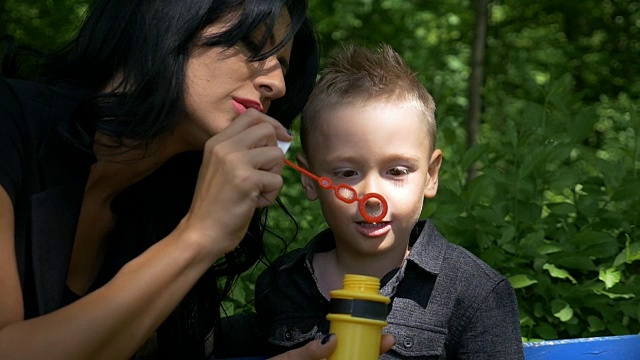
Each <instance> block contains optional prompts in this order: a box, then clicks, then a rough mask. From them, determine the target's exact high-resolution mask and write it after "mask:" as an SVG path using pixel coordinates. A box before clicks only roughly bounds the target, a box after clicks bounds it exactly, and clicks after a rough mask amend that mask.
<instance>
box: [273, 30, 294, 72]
mask: <svg viewBox="0 0 640 360" xmlns="http://www.w3.org/2000/svg"><path fill="white" fill-rule="evenodd" d="M269 42H270V43H271V44H274V46H275V45H276V44H277V42H276V34H275V33H273V32H271V35H269ZM278 62H279V63H280V66H282V68H283V69H284V73H285V75H286V73H287V72H289V60H287V59H286V58H283V57H278Z"/></svg>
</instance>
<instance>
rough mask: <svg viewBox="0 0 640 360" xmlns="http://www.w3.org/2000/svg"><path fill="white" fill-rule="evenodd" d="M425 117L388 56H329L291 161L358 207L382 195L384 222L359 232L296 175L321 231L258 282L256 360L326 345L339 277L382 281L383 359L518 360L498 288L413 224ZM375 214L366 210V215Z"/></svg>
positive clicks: (429, 126)
mask: <svg viewBox="0 0 640 360" xmlns="http://www.w3.org/2000/svg"><path fill="white" fill-rule="evenodd" d="M434 113H435V104H434V101H433V99H432V97H431V95H430V94H429V92H428V91H427V90H426V89H425V88H424V87H423V86H422V84H421V83H420V82H419V80H418V79H417V77H416V76H415V73H414V72H412V71H411V70H410V69H409V68H408V67H407V66H406V64H405V63H404V62H403V61H402V59H401V58H400V56H399V55H398V54H397V53H395V52H394V51H393V50H392V49H391V48H390V47H388V46H381V47H380V48H379V49H377V51H371V50H368V49H365V48H361V47H356V46H352V45H350V46H346V47H345V48H344V49H343V50H342V51H341V52H339V53H337V54H336V55H334V57H333V58H332V61H331V62H330V64H329V65H328V66H327V67H326V68H325V70H324V72H323V74H322V76H321V78H320V80H319V82H318V84H317V85H316V87H315V90H314V91H313V94H312V95H311V98H310V100H309V103H308V104H307V106H306V108H305V110H304V112H303V115H302V120H301V121H302V123H301V142H302V150H303V154H301V155H299V156H298V163H299V164H300V166H302V167H304V168H306V169H308V170H309V171H310V172H312V173H313V174H315V175H317V176H324V177H328V178H329V179H331V180H332V182H333V184H339V183H345V184H347V185H349V186H351V187H353V188H354V189H355V190H356V191H357V193H358V196H359V197H360V196H363V195H364V194H367V193H378V194H381V195H382V196H383V197H384V198H385V199H386V201H387V203H388V212H387V214H386V216H385V217H384V218H383V219H382V220H381V221H379V222H376V223H368V222H366V221H364V219H363V216H362V215H360V213H359V212H358V205H356V204H355V203H352V204H346V203H344V202H342V201H340V200H338V199H337V198H336V196H335V194H334V192H333V190H325V189H323V188H321V187H320V186H319V185H318V183H317V182H316V181H314V180H313V179H311V178H310V177H308V176H306V175H302V178H301V179H302V185H303V188H304V191H305V193H306V196H307V197H308V198H309V199H310V200H316V199H318V200H319V201H320V205H321V208H322V212H323V215H324V217H325V219H326V222H327V224H328V225H329V229H327V230H325V231H322V232H321V233H319V234H318V235H317V236H315V237H314V239H312V241H311V242H310V243H309V245H308V246H307V247H306V248H304V249H298V250H295V251H293V252H290V253H288V254H285V255H283V256H282V257H280V258H279V259H277V260H276V261H275V263H274V264H273V265H272V266H271V267H270V268H268V269H267V270H266V271H265V272H264V273H263V274H261V275H260V277H259V279H258V283H257V284H256V303H255V308H256V311H257V320H258V326H259V329H260V331H261V333H262V334H261V335H262V336H263V337H264V338H266V339H268V341H269V343H270V347H271V349H270V351H269V354H265V355H271V351H272V354H276V353H280V352H282V350H284V349H289V348H294V347H298V346H301V345H302V344H304V343H306V342H307V341H309V340H312V339H316V338H319V337H323V336H325V335H326V334H327V333H328V331H329V322H328V321H327V320H326V319H325V316H326V315H327V312H328V310H329V292H330V291H331V290H334V289H340V288H342V280H343V277H344V274H346V273H350V274H360V275H368V276H375V277H378V278H381V293H382V294H383V295H385V296H389V297H390V298H391V299H392V303H391V306H390V312H389V314H388V317H387V322H388V326H387V327H385V328H384V330H383V332H385V333H389V334H392V335H393V336H394V337H395V339H396V344H395V345H394V347H393V348H392V350H391V351H389V352H388V353H386V354H384V355H382V356H381V358H383V359H405V358H420V359H523V358H524V356H523V350H522V342H521V337H520V325H519V316H518V306H517V301H516V297H515V294H514V292H513V289H512V287H511V285H510V284H509V282H508V281H507V279H506V278H505V277H504V276H502V275H500V274H498V273H497V272H496V271H494V270H493V269H491V268H490V267H489V266H488V265H486V264H485V263H484V262H482V261H481V260H480V259H478V258H477V257H475V256H474V255H472V254H471V253H469V252H468V251H466V250H464V249H462V248H461V247H459V246H456V245H453V244H450V243H448V242H447V241H446V240H445V239H444V238H443V237H442V235H440V234H439V233H438V231H437V230H436V229H435V227H434V226H433V224H431V223H430V222H429V221H428V220H419V216H420V213H421V210H422V205H423V200H424V199H425V198H426V199H429V198H432V197H434V196H435V195H436V191H437V189H438V171H439V169H440V164H441V162H442V152H441V151H440V150H439V149H436V147H435V136H436V122H435V114H434ZM380 206H381V202H380V201H379V200H378V199H376V198H371V199H370V200H368V201H367V203H366V208H367V209H368V210H370V211H371V212H372V213H376V212H378V211H379V207H380ZM338 341H339V340H338Z"/></svg>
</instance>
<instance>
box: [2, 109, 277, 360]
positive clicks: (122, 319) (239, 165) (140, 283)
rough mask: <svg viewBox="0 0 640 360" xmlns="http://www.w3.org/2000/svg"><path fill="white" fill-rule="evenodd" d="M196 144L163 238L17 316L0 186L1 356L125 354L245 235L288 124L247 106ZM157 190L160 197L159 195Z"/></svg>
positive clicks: (10, 236) (269, 192)
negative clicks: (189, 188)
mask: <svg viewBox="0 0 640 360" xmlns="http://www.w3.org/2000/svg"><path fill="white" fill-rule="evenodd" d="M247 113H249V114H248V115H247V116H243V117H239V118H238V119H236V120H235V121H234V122H233V123H232V124H231V125H230V126H228V127H227V129H225V130H224V131H223V132H221V133H220V134H219V135H217V136H214V137H213V138H211V139H210V140H209V141H208V142H207V144H206V146H205V149H204V157H203V163H202V166H201V169H200V174H199V178H198V184H197V186H196V192H195V194H194V199H193V202H192V206H191V209H190V210H189V212H188V214H187V215H186V216H185V218H184V219H183V220H182V221H181V223H180V224H179V226H178V227H177V228H176V229H175V230H174V231H173V232H172V233H171V234H170V235H169V236H167V237H166V238H164V239H162V240H161V241H159V242H158V243H156V244H155V245H154V246H152V247H150V248H149V249H148V250H147V251H145V252H144V253H143V254H141V255H140V256H139V257H137V258H135V259H134V260H132V261H131V262H129V263H127V264H126V265H125V266H124V267H123V268H122V269H121V270H120V271H119V272H118V274H117V275H116V276H115V277H114V278H113V279H112V280H111V281H110V282H108V283H107V284H106V285H104V286H103V287H101V288H100V289H98V290H96V291H94V292H92V293H90V294H87V295H86V296H84V297H83V298H81V299H80V300H78V301H76V302H74V303H73V304H70V305H69V306H66V307H64V308H61V309H59V310H57V311H54V312H52V313H50V314H47V315H44V316H41V317H37V318H34V319H29V320H24V309H23V305H22V296H23V295H22V293H21V289H20V284H19V280H18V273H17V266H16V258H15V251H14V241H15V240H14V220H13V217H14V211H13V206H12V203H11V201H10V199H9V196H8V195H7V192H6V191H5V190H4V189H2V191H0V219H1V220H0V264H2V265H0V270H2V273H1V274H0V293H1V294H2V299H1V300H0V301H1V302H0V358H2V359H43V358H46V359H54V358H60V359H76V358H82V359H87V358H90V359H120V358H128V357H130V356H131V355H132V354H133V353H134V352H135V351H136V350H137V349H138V348H139V346H140V345H141V344H142V343H143V342H144V341H145V340H146V339H147V338H148V336H149V335H150V334H151V333H152V332H153V331H154V330H155V329H156V328H157V327H158V326H159V325H160V324H161V323H162V321H163V320H164V319H165V318H166V317H167V316H168V314H169V313H170V312H171V311H172V310H173V309H174V308H175V306H176V305H177V304H178V303H179V301H180V300H181V299H182V298H183V297H184V295H185V294H186V293H187V292H188V291H189V289H190V288H191V287H192V286H193V285H194V283H195V282H196V281H197V279H198V278H199V277H200V276H201V275H202V274H203V273H204V272H205V271H206V270H207V269H208V268H209V267H210V266H211V265H212V264H213V263H214V262H215V261H216V260H217V259H219V258H220V257H222V256H223V255H224V254H225V253H227V252H229V251H231V250H233V249H234V248H235V247H236V246H237V244H238V243H239V242H240V240H241V239H242V237H243V236H244V234H245V232H246V230H247V227H248V224H249V220H250V218H251V215H252V214H253V212H254V211H255V208H256V207H259V206H266V205H268V204H270V203H271V202H273V201H274V199H275V197H276V195H277V193H278V191H279V189H280V187H281V186H282V178H281V176H280V172H281V170H282V166H283V165H282V164H283V157H284V154H283V153H282V151H281V150H280V149H279V148H278V147H277V146H276V139H280V140H290V136H289V135H287V133H286V130H285V129H284V128H282V126H281V125H279V124H277V123H276V122H275V120H273V119H270V118H268V119H266V115H263V114H260V113H258V112H247ZM159 196H161V194H159Z"/></svg>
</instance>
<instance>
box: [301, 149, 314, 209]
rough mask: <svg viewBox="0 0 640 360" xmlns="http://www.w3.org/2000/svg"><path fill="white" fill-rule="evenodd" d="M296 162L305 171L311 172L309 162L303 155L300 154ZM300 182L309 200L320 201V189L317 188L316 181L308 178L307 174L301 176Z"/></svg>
mask: <svg viewBox="0 0 640 360" xmlns="http://www.w3.org/2000/svg"><path fill="white" fill-rule="evenodd" d="M296 161H297V163H298V166H300V167H301V168H303V169H305V170H309V171H311V170H310V169H309V162H308V161H307V158H305V157H304V155H302V154H298V155H297V156H296ZM300 182H301V183H302V188H303V189H304V193H305V194H306V195H307V199H309V200H317V199H318V187H317V185H318V184H317V183H316V182H315V180H313V179H311V178H310V177H308V176H307V175H305V174H300Z"/></svg>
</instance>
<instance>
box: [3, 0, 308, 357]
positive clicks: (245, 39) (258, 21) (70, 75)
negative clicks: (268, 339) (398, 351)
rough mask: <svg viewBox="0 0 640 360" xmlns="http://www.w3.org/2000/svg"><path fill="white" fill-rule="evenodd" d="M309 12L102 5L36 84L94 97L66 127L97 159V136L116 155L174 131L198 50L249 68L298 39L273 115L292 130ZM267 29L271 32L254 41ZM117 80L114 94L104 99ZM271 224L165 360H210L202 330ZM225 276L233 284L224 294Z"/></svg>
mask: <svg viewBox="0 0 640 360" xmlns="http://www.w3.org/2000/svg"><path fill="white" fill-rule="evenodd" d="M285 8H286V9H287V11H288V13H289V16H290V17H291V25H290V27H289V29H288V32H287V33H286V36H285V38H284V40H283V41H282V42H281V43H280V44H277V45H276V46H274V47H273V48H267V47H266V46H265V45H267V43H268V40H269V36H270V35H271V31H272V30H273V28H274V26H275V24H276V20H277V19H278V16H279V14H280V12H281V11H282V9H285ZM306 12H307V0H181V1H171V0H144V1H131V0H95V1H93V3H92V4H91V5H90V7H89V9H88V12H87V16H86V19H85V22H84V23H83V25H82V27H81V28H80V30H79V32H78V34H77V35H76V36H75V38H74V39H72V41H71V42H69V43H68V44H67V45H66V46H65V47H64V48H62V49H61V50H60V51H59V52H57V53H55V54H53V55H52V56H50V57H47V58H46V61H45V62H44V65H43V67H42V69H41V71H40V72H39V73H38V76H39V77H41V78H42V79H43V80H44V81H47V82H50V83H51V84H53V86H58V85H60V86H59V88H65V89H66V88H68V86H72V87H78V88H81V89H84V90H83V91H86V93H87V94H88V96H87V97H86V98H85V99H84V100H83V101H81V102H80V104H79V105H78V108H77V109H76V111H75V112H74V115H73V116H72V119H71V122H70V123H69V124H67V125H65V127H66V131H67V132H68V136H69V137H70V138H71V139H73V140H74V141H75V142H76V144H78V145H79V146H81V147H82V148H84V149H85V150H87V151H90V152H91V151H92V148H93V146H92V141H93V140H94V135H95V133H96V132H99V133H102V134H105V135H108V136H109V137H110V138H111V139H114V140H117V144H116V146H118V145H122V144H124V143H125V140H133V143H138V144H141V146H146V145H148V143H149V142H150V141H151V140H153V139H155V138H158V137H160V136H162V135H164V134H166V133H167V132H169V131H171V130H172V129H173V128H174V126H175V125H176V123H177V121H179V116H180V115H181V114H183V111H184V105H185V99H184V83H185V69H186V63H187V61H188V59H189V56H190V55H191V54H192V52H193V51H194V50H195V49H196V48H197V47H202V46H222V47H232V46H234V45H236V44H238V43H241V44H243V45H245V46H246V48H247V49H249V50H250V51H251V56H250V58H249V60H250V61H261V60H264V59H266V58H268V57H270V56H272V55H273V54H276V53H278V51H279V50H280V49H281V48H282V47H284V46H285V45H286V44H287V43H288V42H289V41H290V40H291V39H293V48H292V52H291V58H290V62H289V70H288V72H287V75H286V76H285V84H286V87H287V91H286V94H285V95H284V96H283V97H282V98H279V99H277V100H275V101H273V102H272V103H271V106H270V108H269V115H271V116H272V117H274V118H275V119H277V120H278V121H280V122H281V123H282V124H283V125H285V126H286V127H289V126H290V125H291V123H292V122H293V120H294V119H295V117H296V116H297V115H298V114H299V113H300V112H301V111H302V108H303V107H304V104H305V103H306V101H307V99H308V97H309V94H310V93H311V90H312V88H313V86H314V83H315V79H316V75H317V72H318V68H319V45H318V39H317V34H316V32H315V29H314V28H313V26H312V24H311V22H310V20H309V18H308V17H307V14H306ZM229 20H230V21H231V23H230V26H229V27H228V28H226V30H224V31H222V32H220V33H216V34H212V35H206V36H205V35H203V30H204V29H205V28H207V27H208V26H209V25H211V24H214V23H218V22H221V21H229ZM260 26H266V29H267V31H266V32H264V36H262V37H260V38H258V39H256V38H255V34H256V31H255V30H256V29H258V28H259V27H260ZM11 48H13V46H11ZM265 49H266V50H265ZM7 59H9V62H7V61H5V62H4V63H3V69H4V70H3V73H2V75H3V76H10V75H11V74H8V73H7V70H6V69H17V68H18V67H16V66H14V65H15V64H13V63H14V62H15V61H17V60H16V58H15V57H13V56H8V57H5V60H7ZM114 80H116V81H118V83H117V84H116V91H115V92H112V93H102V92H101V91H102V89H105V87H106V86H107V85H109V84H110V82H112V81H114ZM62 85H64V86H62ZM126 143H127V144H131V143H132V142H131V141H126ZM265 219H266V213H265V212H260V211H257V212H256V214H255V215H254V217H253V220H252V221H251V225H250V228H249V232H248V233H247V236H246V237H245V239H243V240H242V242H241V243H240V245H239V247H238V250H236V251H234V252H232V253H230V254H228V255H227V256H226V257H225V258H224V259H221V261H219V262H218V263H216V265H215V266H214V267H212V268H211V269H210V270H209V271H208V272H207V274H205V276H203V277H202V278H201V279H200V281H199V282H198V283H197V284H196V286H194V288H193V289H192V290H191V292H190V293H189V294H188V295H187V296H186V297H185V299H184V300H183V301H182V302H181V304H180V306H179V307H178V308H177V309H176V310H175V311H174V312H173V313H172V315H171V316H169V318H168V319H167V320H166V321H165V323H164V324H163V325H162V326H161V328H160V329H159V331H158V339H159V346H160V356H161V357H165V358H194V357H204V340H203V339H204V336H205V335H206V333H203V331H208V330H210V329H211V326H213V322H214V320H215V319H218V318H219V302H220V301H221V300H222V299H223V297H224V296H226V294H227V293H228V291H229V289H230V286H231V284H232V283H233V281H234V280H235V279H236V278H237V276H238V275H239V274H240V273H241V272H242V271H244V270H247V269H248V268H250V266H252V265H253V264H255V263H256V261H257V260H258V259H259V258H260V257H261V256H262V255H263V235H264V232H265V231H268V230H267V229H266V220H265ZM221 276H223V277H225V278H226V281H225V282H224V283H222V286H221V288H220V289H219V288H218V283H217V279H218V278H219V277H221ZM203 324H204V325H203Z"/></svg>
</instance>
